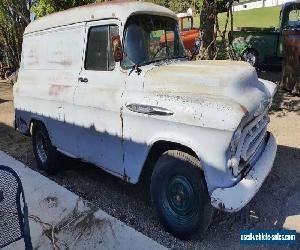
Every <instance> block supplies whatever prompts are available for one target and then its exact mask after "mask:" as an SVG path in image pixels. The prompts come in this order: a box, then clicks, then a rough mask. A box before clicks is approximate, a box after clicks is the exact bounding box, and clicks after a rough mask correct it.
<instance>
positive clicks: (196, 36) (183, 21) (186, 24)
mask: <svg viewBox="0 0 300 250" xmlns="http://www.w3.org/2000/svg"><path fill="white" fill-rule="evenodd" d="M177 17H178V21H179V31H180V36H181V39H182V42H183V45H184V47H185V48H186V49H187V50H189V51H190V52H191V53H193V52H194V50H195V43H196V42H197V41H199V40H200V38H201V31H200V29H199V27H195V26H194V18H193V16H192V15H191V14H189V13H179V14H177Z"/></svg>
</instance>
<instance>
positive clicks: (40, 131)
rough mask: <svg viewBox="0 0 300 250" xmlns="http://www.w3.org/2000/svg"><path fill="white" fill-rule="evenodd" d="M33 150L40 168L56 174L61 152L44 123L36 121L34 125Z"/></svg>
mask: <svg viewBox="0 0 300 250" xmlns="http://www.w3.org/2000/svg"><path fill="white" fill-rule="evenodd" d="M32 146H33V152H34V155H35V158H36V161H37V165H38V167H39V168H40V169H42V170H44V171H45V172H46V173H47V174H50V175H52V174H56V173H57V171H58V164H57V163H58V161H59V159H60V157H61V155H60V153H59V152H58V151H57V150H56V148H55V147H53V146H52V144H51V141H50V138H49V135H48V132H47V129H46V127H45V126H44V124H42V123H40V122H34V123H33V127H32Z"/></svg>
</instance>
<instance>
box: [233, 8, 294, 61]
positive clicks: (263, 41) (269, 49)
mask: <svg viewBox="0 0 300 250" xmlns="http://www.w3.org/2000/svg"><path fill="white" fill-rule="evenodd" d="M254 18H255V17H254ZM257 18H259V17H257ZM299 23H300V2H288V3H285V4H284V5H282V10H281V12H280V17H279V27H278V28H275V27H273V28H252V27H243V28H239V30H236V31H231V32H229V33H228V38H229V41H230V43H231V45H232V47H233V49H234V51H235V52H236V53H237V55H239V56H240V57H241V58H242V59H243V60H245V61H247V62H249V63H250V64H251V65H252V66H255V67H256V66H259V65H281V63H282V52H283V46H284V45H283V36H282V31H283V30H284V29H285V28H286V27H289V26H296V25H297V24H299Z"/></svg>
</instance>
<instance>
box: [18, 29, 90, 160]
mask: <svg viewBox="0 0 300 250" xmlns="http://www.w3.org/2000/svg"><path fill="white" fill-rule="evenodd" d="M84 25H85V24H76V25H71V26H68V27H62V28H56V29H51V30H47V31H42V32H37V33H32V34H28V35H25V36H24V42H23V54H22V63H21V68H20V72H19V77H18V79H19V80H18V82H17V84H16V85H15V86H14V96H15V99H14V104H15V109H16V111H17V112H16V122H17V124H18V121H20V120H24V121H26V120H27V126H29V124H28V122H30V120H31V119H37V120H41V121H43V122H44V124H45V126H46V127H47V130H48V132H49V135H50V138H51V141H52V144H53V145H54V146H56V147H58V148H59V149H61V150H63V151H65V152H68V153H69V154H71V155H74V156H77V155H78V148H77V144H76V138H75V134H76V132H75V130H76V129H75V127H74V125H73V121H74V119H75V118H74V115H75V114H76V113H75V110H74V106H73V97H74V92H75V88H76V86H77V81H78V75H79V72H80V70H81V65H82V58H83V47H84V36H85V27H84ZM21 111H23V112H21ZM24 111H25V112H26V114H27V115H25V113H24ZM28 114H30V115H28ZM22 115H23V116H26V117H24V118H22Z"/></svg>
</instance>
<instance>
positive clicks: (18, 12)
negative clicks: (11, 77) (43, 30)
mask: <svg viewBox="0 0 300 250" xmlns="http://www.w3.org/2000/svg"><path fill="white" fill-rule="evenodd" d="M30 7H31V1H30V0H2V1H1V2H0V47H1V48H2V49H3V52H4V53H3V54H4V55H5V57H6V60H7V63H8V64H9V66H10V67H12V68H14V69H17V68H18V67H19V62H20V58H21V48H22V39H23V32H24V29H25V27H26V26H27V25H28V23H29V22H30Z"/></svg>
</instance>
